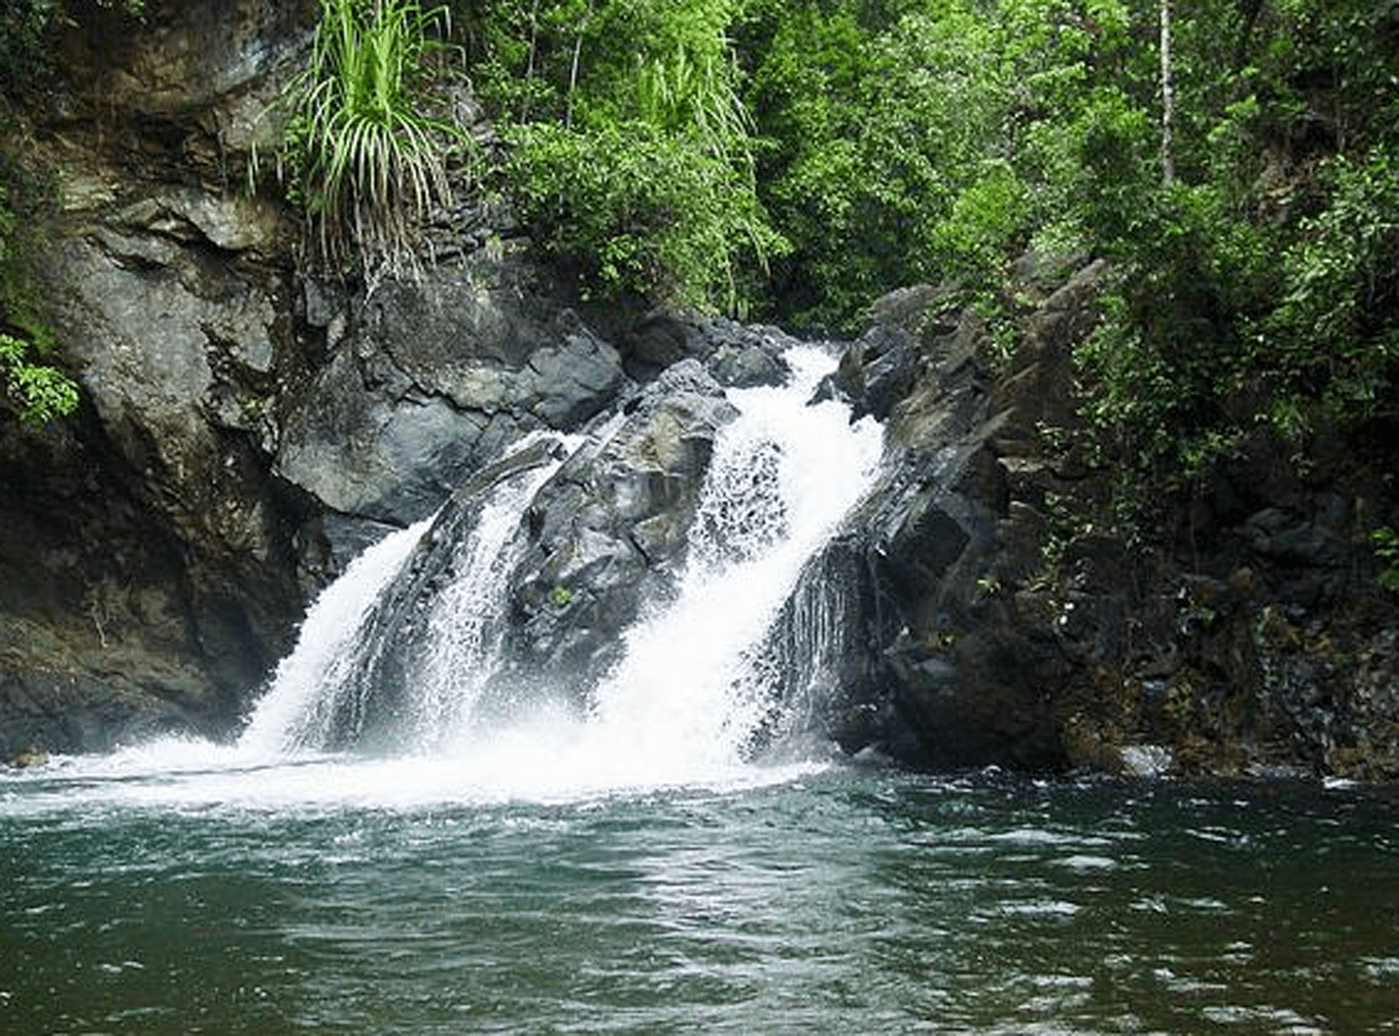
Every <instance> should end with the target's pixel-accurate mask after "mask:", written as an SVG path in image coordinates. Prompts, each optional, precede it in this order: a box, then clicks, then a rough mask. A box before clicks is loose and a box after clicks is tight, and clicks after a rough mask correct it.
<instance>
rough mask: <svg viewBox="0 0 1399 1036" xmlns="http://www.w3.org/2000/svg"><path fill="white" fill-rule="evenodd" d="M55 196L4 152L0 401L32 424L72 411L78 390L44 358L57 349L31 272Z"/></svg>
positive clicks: (0, 178) (0, 166)
mask: <svg viewBox="0 0 1399 1036" xmlns="http://www.w3.org/2000/svg"><path fill="white" fill-rule="evenodd" d="M52 200H53V199H52V196H51V192H50V190H49V189H47V187H46V185H45V184H43V183H42V182H41V180H40V178H38V177H35V176H33V175H31V174H30V173H29V172H28V171H27V170H26V169H25V168H24V167H23V166H22V165H21V164H19V163H17V162H14V161H12V160H11V159H10V156H8V155H6V154H4V153H3V152H0V405H4V406H5V407H6V408H7V409H10V410H13V411H14V412H15V413H16V414H18V416H19V417H20V419H21V420H22V421H24V422H26V423H28V424H45V423H47V422H48V421H51V420H53V419H54V418H57V417H64V416H66V415H68V414H71V413H72V412H73V411H74V410H75V409H77V405H78V389H77V386H76V385H75V384H74V383H73V381H72V379H71V378H69V377H68V375H66V374H64V373H63V372H62V371H61V370H59V369H58V368H57V367H55V366H53V365H52V364H50V363H48V362H45V361H46V360H47V359H48V357H49V356H50V355H51V354H52V353H53V352H55V345H54V341H53V334H52V332H51V331H50V330H49V328H48V327H47V325H46V324H45V323H44V321H43V319H42V314H43V312H44V301H43V298H42V296H41V295H40V292H39V289H38V287H37V284H36V282H35V278H34V275H33V252H34V250H35V249H36V248H37V247H39V242H38V238H40V237H41V236H42V235H41V232H40V230H39V229H38V228H39V227H41V225H42V223H43V220H44V216H45V214H46V209H47V207H48V206H49V205H50V204H51V203H52Z"/></svg>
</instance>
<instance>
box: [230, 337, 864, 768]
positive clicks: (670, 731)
mask: <svg viewBox="0 0 1399 1036" xmlns="http://www.w3.org/2000/svg"><path fill="white" fill-rule="evenodd" d="M787 361H788V363H789V365H790V367H791V368H792V376H791V378H790V379H789V383H788V384H787V385H785V386H783V387H781V388H749V389H731V390H730V391H729V393H728V395H729V399H730V401H731V402H732V403H733V404H734V405H735V406H736V407H737V409H738V411H739V416H738V417H737V418H736V419H734V420H733V421H732V422H731V423H729V424H728V425H727V426H725V427H724V428H723V429H722V430H721V431H720V432H719V435H718V437H717V439H716V440H715V444H714V453H713V456H712V458H711V460H710V463H709V466H708V473H707V476H706V481H705V484H704V486H703V488H702V490H701V494H700V498H699V503H698V508H697V511H696V514H695V519H694V521H693V523H692V525H691V530H690V539H689V544H688V550H687V552H686V562H685V565H684V567H683V570H682V571H680V572H679V573H678V576H677V579H676V590H675V592H674V593H673V594H670V595H667V596H666V599H665V600H658V601H653V602H651V604H650V605H649V607H648V608H647V609H646V611H645V612H644V614H643V615H642V617H641V618H640V619H639V620H638V621H637V622H635V623H634V624H633V625H632V627H631V628H630V629H629V630H628V631H627V633H626V635H625V651H624V653H623V654H622V657H621V661H620V662H618V663H617V664H616V665H615V666H614V667H613V668H612V670H611V671H610V672H608V673H607V674H606V675H605V676H604V677H603V678H602V679H601V682H600V683H599V684H598V685H597V686H596V687H595V688H593V689H592V690H591V694H590V697H589V700H588V704H587V707H586V708H585V709H583V710H582V714H581V715H580V714H579V712H578V711H577V710H570V709H566V708H560V707H559V705H558V701H559V700H561V699H562V698H563V697H564V696H562V695H559V696H549V695H544V696H542V697H541V699H540V700H539V701H537V702H534V703H533V705H532V706H531V707H529V708H524V709H519V708H514V709H510V710H507V713H508V714H507V715H506V716H505V717H504V718H502V717H501V716H499V715H496V716H495V717H494V718H493V719H487V718H483V715H482V710H481V709H478V707H477V706H478V703H479V702H480V700H481V698H482V694H483V689H484V688H485V687H486V686H487V684H488V683H489V682H490V680H491V679H492V677H493V676H494V675H495V673H496V670H497V669H498V668H499V667H500V658H499V644H500V638H501V631H502V628H503V623H504V622H505V619H506V617H507V615H508V613H509V611H510V607H511V602H510V586H509V576H510V573H511V570H512V567H513V565H514V561H515V560H516V558H517V557H518V555H519V552H520V550H521V549H522V548H521V544H522V543H523V542H524V541H525V539H526V538H527V535H528V534H527V531H526V530H527V529H528V526H529V517H528V516H529V507H530V503H531V501H532V499H533V498H534V496H535V494H536V493H537V492H538V490H539V488H540V486H541V485H543V484H544V482H545V481H546V480H547V479H548V478H549V477H550V476H551V474H552V473H553V472H554V471H555V469H556V468H557V467H558V464H559V461H558V460H557V459H556V460H555V461H554V462H553V463H552V464H549V465H546V466H542V467H541V466H537V465H536V466H525V467H520V468H518V469H515V470H511V471H510V472H509V474H508V475H507V476H504V477H501V478H499V479H498V480H497V481H496V482H494V483H493V484H491V485H490V486H489V491H488V492H486V493H481V494H478V495H479V496H480V502H479V504H478V505H475V506H474V507H473V508H472V509H471V510H470V512H469V519H468V518H467V517H462V518H460V520H459V521H460V524H459V526H456V527H453V526H451V523H450V522H448V523H447V526H446V527H443V526H442V525H441V522H442V519H439V526H430V524H429V523H423V524H421V525H419V526H415V527H414V529H411V530H405V531H403V532H401V533H396V534H394V535H393V536H391V537H390V538H389V539H387V540H385V541H384V542H383V543H381V544H379V545H378V546H376V547H374V548H372V549H371V550H370V551H369V552H367V553H366V554H365V555H364V556H363V557H362V558H361V559H360V560H359V561H357V562H356V563H355V564H354V565H352V566H351V567H350V569H349V570H348V571H347V572H346V574H345V576H344V577H342V579H341V580H340V581H339V582H337V583H336V584H335V585H334V586H332V587H331V588H330V589H328V590H327V591H326V593H325V594H324V595H322V597H321V598H320V599H319V600H318V601H317V602H316V604H315V606H314V607H313V609H312V611H311V613H310V615H309V616H308V618H307V621H306V624H305V626H304V628H303V631H302V636H301V639H300V642H299V644H298V646H297V648H296V650H295V651H294V652H293V654H292V655H291V656H289V657H288V658H287V659H286V660H285V661H284V662H283V663H282V664H281V666H279V667H278V670H277V672H276V676H275V679H274V681H273V685H272V688H271V690H270V691H269V693H268V694H267V695H266V697H265V698H264V699H263V701H262V702H261V703H260V705H259V706H258V708H257V711H256V713H255V714H254V716H253V717H252V720H251V722H250V725H249V727H248V730H247V732H246V734H245V735H244V739H243V744H244V746H261V747H263V748H265V749H268V750H273V749H276V748H280V749H282V750H286V749H288V748H298V747H300V748H312V749H320V748H324V747H334V745H335V737H334V732H333V730H332V726H333V725H334V724H336V723H338V724H340V727H341V728H342V729H343V728H344V727H345V725H346V723H347V722H349V723H350V724H351V726H355V725H362V724H363V723H364V722H365V716H364V711H365V708H366V707H365V706H361V705H359V704H357V700H358V699H357V696H360V695H362V694H363V692H364V687H365V683H366V681H380V682H382V681H384V680H386V679H391V680H392V681H393V682H395V689H394V690H393V692H392V693H390V694H389V695H388V696H387V697H386V698H385V699H383V700H387V701H388V702H390V704H391V709H392V711H393V712H394V713H395V716H394V720H395V726H394V727H393V729H394V730H395V732H396V734H395V736H396V737H397V738H398V739H399V741H398V743H397V744H396V745H395V746H393V749H392V753H393V754H397V755H423V754H427V755H430V756H432V757H433V758H437V759H442V760H450V761H453V764H454V765H456V766H458V767H460V768H462V769H461V772H462V774H463V778H462V779H464V780H468V781H473V782H480V783H484V784H493V783H497V782H499V781H502V780H507V779H508V781H509V782H510V786H511V787H512V788H519V787H521V782H522V781H524V782H528V781H531V780H537V781H539V782H541V785H542V786H543V787H559V786H567V787H570V788H577V787H583V786H598V787H617V786H620V785H646V786H652V785H655V784H657V783H670V782H687V781H694V780H704V779H707V778H708V777H711V776H713V775H714V774H715V773H718V772H731V771H733V770H735V769H740V768H742V767H743V766H744V765H746V764H745V762H744V759H743V750H744V747H745V745H746V744H747V743H748V741H749V739H750V738H751V736H752V735H753V732H754V731H755V729H757V728H758V727H759V726H760V725H761V724H762V723H764V722H765V720H766V719H767V718H768V716H769V713H770V712H771V710H772V708H773V701H774V697H775V695H776V694H777V693H778V692H779V691H780V690H781V683H780V681H778V680H776V679H774V678H773V675H774V674H772V673H771V672H770V668H771V665H770V660H767V659H765V658H764V656H763V650H762V648H763V644H764V642H765V639H766V638H768V637H769V635H770V630H771V628H772V626H773V623H774V622H775V620H776V619H777V617H778V615H779V614H780V613H781V612H782V610H783V608H784V604H785V602H787V601H788V600H789V599H790V598H791V596H792V594H793V591H794V588H795V587H796V585H797V582H798V577H799V575H800V573H801V571H802V567H803V565H804V564H806V563H807V562H808V560H809V559H810V558H811V557H812V555H813V554H814V553H815V552H817V551H818V550H819V549H820V548H821V547H822V546H823V545H824V544H825V543H826V542H827V540H828V539H829V538H830V536H831V534H832V532H833V531H834V530H835V529H836V527H837V526H838V524H839V522H840V521H841V519H842V518H843V516H844V515H845V514H846V513H847V512H848V511H849V509H850V508H851V507H852V506H853V505H854V504H855V503H856V502H857V501H858V500H859V499H860V497H861V496H862V495H863V493H864V492H865V491H866V489H867V488H868V486H869V485H870V483H871V482H872V480H873V476H874V472H875V469H876V466H877V463H878V458H879V455H880V447H881V432H880V429H879V427H878V426H877V425H876V424H875V423H874V422H873V421H871V420H868V419H866V420H863V421H861V422H858V423H855V424H852V423H851V422H850V419H849V412H848V410H847V409H846V408H845V407H843V406H842V405H840V404H838V403H835V402H830V401H827V402H821V403H811V402H810V400H811V399H812V397H813V394H814V392H815V389H816V386H817V384H818V383H819V381H820V379H821V378H822V377H823V376H825V375H826V374H827V373H828V372H829V371H830V369H831V368H832V366H833V362H834V361H833V359H832V357H831V356H829V355H828V354H827V353H825V352H824V351H823V350H821V349H819V348H816V347H810V346H804V347H800V348H796V349H794V350H792V351H791V352H789V353H788V355H787ZM599 434H607V433H606V431H604V432H602V433H599ZM595 447H596V442H593V443H592V444H591V445H590V446H584V447H581V448H583V449H588V448H595ZM449 507H450V505H449ZM463 513H464V514H465V513H466V512H463ZM429 527H431V531H430V532H427V531H425V530H427V529H428V528H429ZM442 536H452V537H455V539H454V543H455V546H454V547H453V550H452V552H451V555H450V556H451V560H450V562H449V563H446V564H443V565H441V566H440V567H439V568H437V569H433V570H432V571H431V572H420V573H417V574H416V575H415V574H414V572H413V569H414V566H415V565H416V566H419V567H422V565H423V562H422V560H421V555H422V554H423V552H422V551H419V552H418V557H417V559H416V560H415V555H414V546H415V544H416V543H417V541H418V539H419V538H423V539H424V542H427V541H430V540H432V539H434V538H440V537H442ZM405 573H406V575H405ZM394 586H396V587H397V589H396V590H393V589H386V588H391V587H394ZM404 587H408V588H409V589H408V590H405V589H404ZM428 589H430V590H431V596H430V597H429V598H427V599H426V600H425V601H423V602H421V603H419V602H417V600H416V599H415V600H414V603H413V606H412V607H409V608H406V609H403V608H400V609H399V610H398V612H397V613H396V614H404V613H406V614H409V615H410V616H411V618H410V619H407V620H404V619H394V620H392V622H387V623H384V622H382V620H381V619H380V618H378V617H376V616H375V614H374V610H375V605H376V599H377V598H379V597H380V596H381V595H385V594H388V593H391V592H397V593H399V594H405V593H414V594H416V593H419V592H420V591H425V590H428ZM376 623H381V625H383V627H384V628H381V629H378V630H377V631H375V634H376V635H375V636H370V634H369V630H370V628H372V627H374V626H375V624H376ZM395 623H397V624H398V625H395ZM404 623H407V625H403V624H404ZM371 641H372V642H373V643H370V642H371ZM389 642H392V643H393V644H394V647H393V653H394V656H395V661H394V662H393V665H392V666H391V667H387V666H385V664H384V663H383V661H382V659H381V658H380V657H379V654H376V652H377V653H382V652H383V651H384V650H385V649H384V648H383V647H382V645H383V644H385V643H389ZM375 644H378V645H380V646H377V647H376V646H375ZM405 645H406V646H405ZM390 669H391V670H392V672H391V673H390ZM386 673H390V675H388V676H386V675H385V674H386ZM366 674H368V675H366ZM550 678H551V679H553V680H555V681H558V682H559V683H560V684H561V685H567V682H568V680H569V678H570V677H569V674H567V673H555V674H550ZM398 684H402V688H401V689H399V688H398V686H397V685H398ZM379 707H380V708H384V707H385V706H383V705H382V701H381V704H380V706H379ZM486 711H489V710H486ZM346 715H349V716H351V717H352V718H351V720H350V721H347V720H346V719H345V716H346ZM337 717H338V718H337ZM355 729H356V730H358V729H359V726H355ZM342 740H344V739H342ZM505 774H508V775H509V777H508V778H506V777H504V776H503V775H505Z"/></svg>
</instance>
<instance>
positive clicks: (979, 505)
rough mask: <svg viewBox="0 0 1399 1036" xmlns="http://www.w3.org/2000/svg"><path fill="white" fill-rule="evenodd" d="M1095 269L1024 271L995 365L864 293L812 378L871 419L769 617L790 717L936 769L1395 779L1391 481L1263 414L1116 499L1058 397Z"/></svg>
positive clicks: (941, 325)
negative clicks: (864, 482) (789, 595)
mask: <svg viewBox="0 0 1399 1036" xmlns="http://www.w3.org/2000/svg"><path fill="white" fill-rule="evenodd" d="M1103 273H1104V267H1103V266H1102V265H1101V264H1097V263H1095V264H1089V265H1087V266H1085V267H1083V268H1082V269H1080V270H1079V271H1078V272H1077V273H1076V274H1074V275H1073V276H1072V277H1070V278H1069V279H1068V280H1067V281H1066V282H1064V283H1062V285H1061V286H1059V287H1057V289H1054V290H1052V291H1049V292H1046V293H1045V294H1043V295H1042V296H1041V298H1040V299H1039V300H1038V301H1037V302H1036V303H1035V304H1034V306H1033V307H1032V308H1030V309H1029V310H1028V311H1027V312H1026V313H1025V314H1024V315H1023V316H1022V318H1021V321H1020V324H1019V328H1018V340H1019V347H1018V348H1017V350H1016V352H1015V354H1014V355H1013V357H1012V358H1011V359H1010V361H1009V363H1008V365H1007V366H1006V368H1005V369H1004V370H1000V371H993V369H992V367H991V363H990V360H989V357H991V356H993V355H994V350H993V349H992V348H991V338H990V333H989V330H988V328H986V327H985V326H984V325H983V324H982V322H981V321H980V319H979V318H978V317H976V316H975V315H974V314H973V313H972V312H971V311H970V310H967V309H964V308H962V307H961V306H960V305H959V304H958V303H957V301H956V295H955V292H954V291H952V290H951V289H933V288H929V287H921V288H914V289H908V290H905V291H901V292H897V293H894V294H893V295H891V296H889V297H887V298H885V299H883V300H881V302H880V303H879V304H877V305H876V307H875V309H874V322H873V324H872V326H871V329H870V330H869V331H868V332H867V333H866V334H865V335H863V336H862V337H861V339H860V340H859V341H858V342H856V343H854V345H853V346H852V347H851V349H850V350H849V351H848V352H847V354H846V356H845V359H844V360H843V362H842V365H841V369H840V372H839V375H838V376H837V378H836V380H835V386H834V390H835V391H838V392H840V393H843V394H844V395H845V396H846V397H847V398H849V399H850V400H851V401H852V405H853V406H854V408H855V409H856V411H857V412H867V413H873V414H877V415H887V420H888V426H887V427H888V433H887V448H886V463H885V469H884V473H883V475H882V477H881V479H880V481H879V484H878V486H877V487H876V489H875V490H874V492H873V493H872V494H871V495H870V497H869V498H868V499H867V500H866V501H865V502H864V504H863V505H862V506H861V507H860V509H859V510H858V511H857V513H856V514H854V515H853V516H852V518H851V520H850V521H849V523H848V524H847V526H846V528H845V529H844V530H843V531H842V534H841V535H840V536H838V537H837V538H836V539H835V540H834V541H833V542H832V544H831V545H830V546H829V547H828V548H827V549H826V550H825V551H824V552H823V554H822V555H821V556H820V557H818V558H816V559H814V560H813V562H812V564H811V566H810V568H809V571H808V573H807V575H806V577H805V578H804V579H803V582H802V585H801V586H800V588H799V589H798V592H797V594H796V596H795V597H794V598H793V601H792V602H790V603H789V606H788V608H787V610H786V612H785V614H784V616H783V621H782V622H781V623H780V624H779V626H778V628H777V629H776V630H775V631H774V634H773V643H772V647H773V649H774V650H777V651H779V652H781V653H782V654H783V656H784V657H785V659H786V660H787V661H786V669H787V671H788V673H789V676H788V683H787V686H786V688H785V694H786V695H787V697H788V699H789V700H790V701H794V702H797V703H799V706H800V707H799V708H797V709H796V710H795V711H794V712H793V713H791V719H789V723H790V722H796V723H799V724H800V723H805V724H806V725H808V726H811V727H815V728H816V729H817V730H818V731H820V732H821V733H823V734H826V735H828V736H832V737H834V738H835V739H836V740H838V741H839V742H840V743H841V744H842V745H843V746H844V747H845V748H846V749H847V750H848V751H850V752H855V753H858V752H869V753H873V754H877V755H883V756H888V757H893V758H896V759H898V760H900V761H903V762H905V763H910V764H914V765H918V766H931V767H935V768H946V767H958V766H983V765H988V764H996V765H1001V766H1006V767H1014V768H1020V769H1027V768H1028V769H1037V770H1048V771H1058V770H1063V769H1066V768H1071V767H1086V768H1090V769H1105V770H1110V771H1115V772H1129V773H1157V772H1181V773H1202V772H1203V773H1225V774H1240V773H1254V774H1269V773H1297V774H1301V773H1331V774H1340V775H1344V776H1355V777H1363V778H1385V779H1391V778H1393V777H1394V776H1395V775H1396V774H1399V767H1397V766H1396V764H1397V763H1399V758H1396V754H1395V750H1394V748H1393V746H1394V744H1395V743H1396V741H1395V735H1396V734H1399V730H1396V728H1395V712H1394V705H1395V704H1396V702H1395V700H1394V697H1393V688H1394V687H1395V686H1396V685H1399V683H1397V681H1399V668H1396V658H1395V651H1394V647H1395V634H1394V630H1395V629H1396V627H1397V626H1399V606H1396V605H1397V604H1399V602H1396V600H1395V598H1394V595H1393V594H1392V593H1389V592H1386V591H1384V590H1382V589H1381V588H1380V587H1379V586H1377V584H1376V576H1377V574H1378V570H1379V569H1378V564H1377V561H1376V558H1375V557H1374V555H1373V553H1372V552H1371V551H1370V550H1369V549H1368V539H1369V532H1370V530H1371V529H1372V528H1375V527H1376V526H1377V525H1380V526H1382V525H1385V524H1387V523H1388V524H1391V525H1392V523H1393V521H1394V514H1395V506H1396V505H1395V500H1394V498H1393V486H1392V485H1390V484H1388V483H1387V482H1386V481H1385V480H1382V479H1375V478H1373V477H1371V476H1370V475H1369V474H1367V473H1366V472H1365V471H1364V470H1355V468H1354V467H1353V466H1351V465H1348V464H1346V463H1343V462H1342V461H1341V458H1342V457H1344V456H1350V457H1355V456H1357V455H1362V456H1363V455H1364V453H1363V452H1362V451H1359V450H1357V449H1356V444H1353V443H1352V444H1345V448H1344V449H1342V448H1341V444H1332V448H1333V449H1334V450H1335V455H1334V456H1333V457H1331V458H1323V457H1321V456H1314V457H1313V458H1312V465H1303V466H1302V467H1301V468H1300V469H1299V466H1298V464H1297V463H1296V462H1295V459H1293V458H1291V457H1289V455H1288V453H1287V452H1286V451H1285V450H1284V447H1283V444H1281V443H1280V442H1278V441H1277V440H1276V439H1275V438H1273V437H1271V436H1269V435H1267V434H1264V433H1260V434H1259V435H1257V436H1256V437H1255V438H1254V440H1253V441H1251V442H1250V443H1248V444H1246V446H1245V447H1244V448H1243V449H1242V450H1240V451H1239V453H1238V454H1237V455H1236V456H1235V457H1234V458H1233V459H1232V460H1231V461H1230V462H1228V463H1226V464H1223V465H1221V466H1220V468H1219V469H1218V470H1217V471H1215V472H1214V473H1213V474H1212V475H1211V477H1210V478H1209V479H1207V480H1202V482H1201V483H1200V485H1199V486H1197V487H1195V493H1194V494H1193V496H1190V497H1183V498H1180V499H1162V500H1161V501H1159V506H1158V507H1157V508H1155V509H1151V510H1148V511H1145V512H1143V511H1138V512H1137V513H1136V514H1134V515H1132V516H1131V520H1124V514H1123V512H1122V508H1121V506H1120V505H1121V504H1122V502H1123V497H1122V485H1123V484H1122V483H1121V482H1120V481H1119V480H1118V479H1117V478H1116V474H1115V467H1114V462H1113V460H1112V458H1111V457H1110V455H1104V456H1096V457H1095V456H1094V455H1093V454H1092V453H1091V452H1090V451H1089V450H1088V449H1087V448H1086V447H1087V446H1088V445H1089V444H1090V443H1093V442H1095V441H1097V440H1094V439H1093V438H1092V437H1090V436H1087V435H1085V434H1083V429H1082V428H1081V427H1080V426H1079V424H1078V422H1077V419H1076V417H1075V410H1074V399H1075V391H1076V387H1075V372H1074V368H1073V364H1072V351H1073V348H1074V346H1075V345H1076V344H1077V343H1078V342H1081V341H1082V340H1083V339H1084V337H1085V335H1086V334H1087V333H1089V332H1090V331H1091V329H1092V327H1093V326H1094V324H1095V322H1096V320H1097V296H1098V293H1099V290H1100V283H1101V278H1102V276H1103ZM1383 441H1384V439H1383V436H1382V435H1379V434H1377V435H1376V437H1375V438H1373V439H1372V440H1371V444H1372V448H1379V446H1378V444H1380V443H1382V442H1383ZM1390 461H1391V462H1392V455H1390ZM1313 465H1314V466H1313ZM1380 467H1381V468H1382V467H1383V463H1381V464H1380ZM1153 543H1154V544H1156V546H1149V544H1153Z"/></svg>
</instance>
